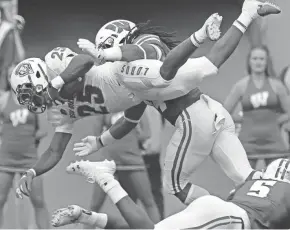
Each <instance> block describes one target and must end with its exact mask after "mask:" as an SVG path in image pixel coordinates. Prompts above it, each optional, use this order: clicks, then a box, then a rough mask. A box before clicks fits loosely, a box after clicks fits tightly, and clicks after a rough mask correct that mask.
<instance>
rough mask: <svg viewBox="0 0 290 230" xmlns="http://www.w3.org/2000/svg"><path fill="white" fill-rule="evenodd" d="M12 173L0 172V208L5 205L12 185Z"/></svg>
mask: <svg viewBox="0 0 290 230" xmlns="http://www.w3.org/2000/svg"><path fill="white" fill-rule="evenodd" d="M13 178H14V173H13V172H5V171H0V181H1V183H0V206H1V207H0V208H2V207H3V205H4V204H5V202H6V200H7V197H8V194H9V191H10V188H11V187H12V185H13Z"/></svg>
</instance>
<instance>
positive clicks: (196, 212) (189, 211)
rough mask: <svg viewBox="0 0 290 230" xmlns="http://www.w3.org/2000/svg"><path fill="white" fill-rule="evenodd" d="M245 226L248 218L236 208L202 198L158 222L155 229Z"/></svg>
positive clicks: (220, 201)
mask: <svg viewBox="0 0 290 230" xmlns="http://www.w3.org/2000/svg"><path fill="white" fill-rule="evenodd" d="M233 223H235V226H233ZM245 224H248V217H247V215H246V212H245V211H243V210H242V209H240V208H239V207H238V206H236V205H234V204H232V203H228V202H225V201H223V200H222V199H220V198H218V197H215V196H203V197H200V198H198V199H196V200H195V201H193V202H192V203H191V204H190V205H189V206H188V207H186V209H184V210H183V211H181V212H179V213H176V214H174V215H172V216H170V217H168V218H166V219H164V220H163V221H161V222H159V223H158V224H157V225H155V229H193V228H194V229H232V228H233V227H234V228H235V229H243V227H244V226H245Z"/></svg>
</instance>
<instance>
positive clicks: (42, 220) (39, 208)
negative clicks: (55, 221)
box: [30, 177, 50, 229]
mask: <svg viewBox="0 0 290 230" xmlns="http://www.w3.org/2000/svg"><path fill="white" fill-rule="evenodd" d="M30 200H31V204H32V206H33V208H34V212H35V221H36V225H37V227H38V228H40V229H49V228H50V221H49V212H48V209H47V207H46V203H45V198H44V192H43V181H42V177H37V178H35V179H34V180H33V183H32V189H31V193H30Z"/></svg>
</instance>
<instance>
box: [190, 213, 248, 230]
mask: <svg viewBox="0 0 290 230" xmlns="http://www.w3.org/2000/svg"><path fill="white" fill-rule="evenodd" d="M239 223H240V224H241V229H244V228H245V224H244V220H243V219H242V218H241V217H237V216H224V217H219V218H216V219H213V220H211V221H208V222H206V223H205V224H202V225H199V226H197V227H193V228H188V229H214V228H216V227H219V226H223V225H227V224H239Z"/></svg>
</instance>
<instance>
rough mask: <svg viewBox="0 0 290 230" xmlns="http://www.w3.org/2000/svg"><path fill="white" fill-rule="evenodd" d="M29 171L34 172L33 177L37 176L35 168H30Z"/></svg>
mask: <svg viewBox="0 0 290 230" xmlns="http://www.w3.org/2000/svg"><path fill="white" fill-rule="evenodd" d="M28 172H31V173H32V174H33V177H36V172H35V170H34V169H28V170H27V171H26V173H28Z"/></svg>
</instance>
